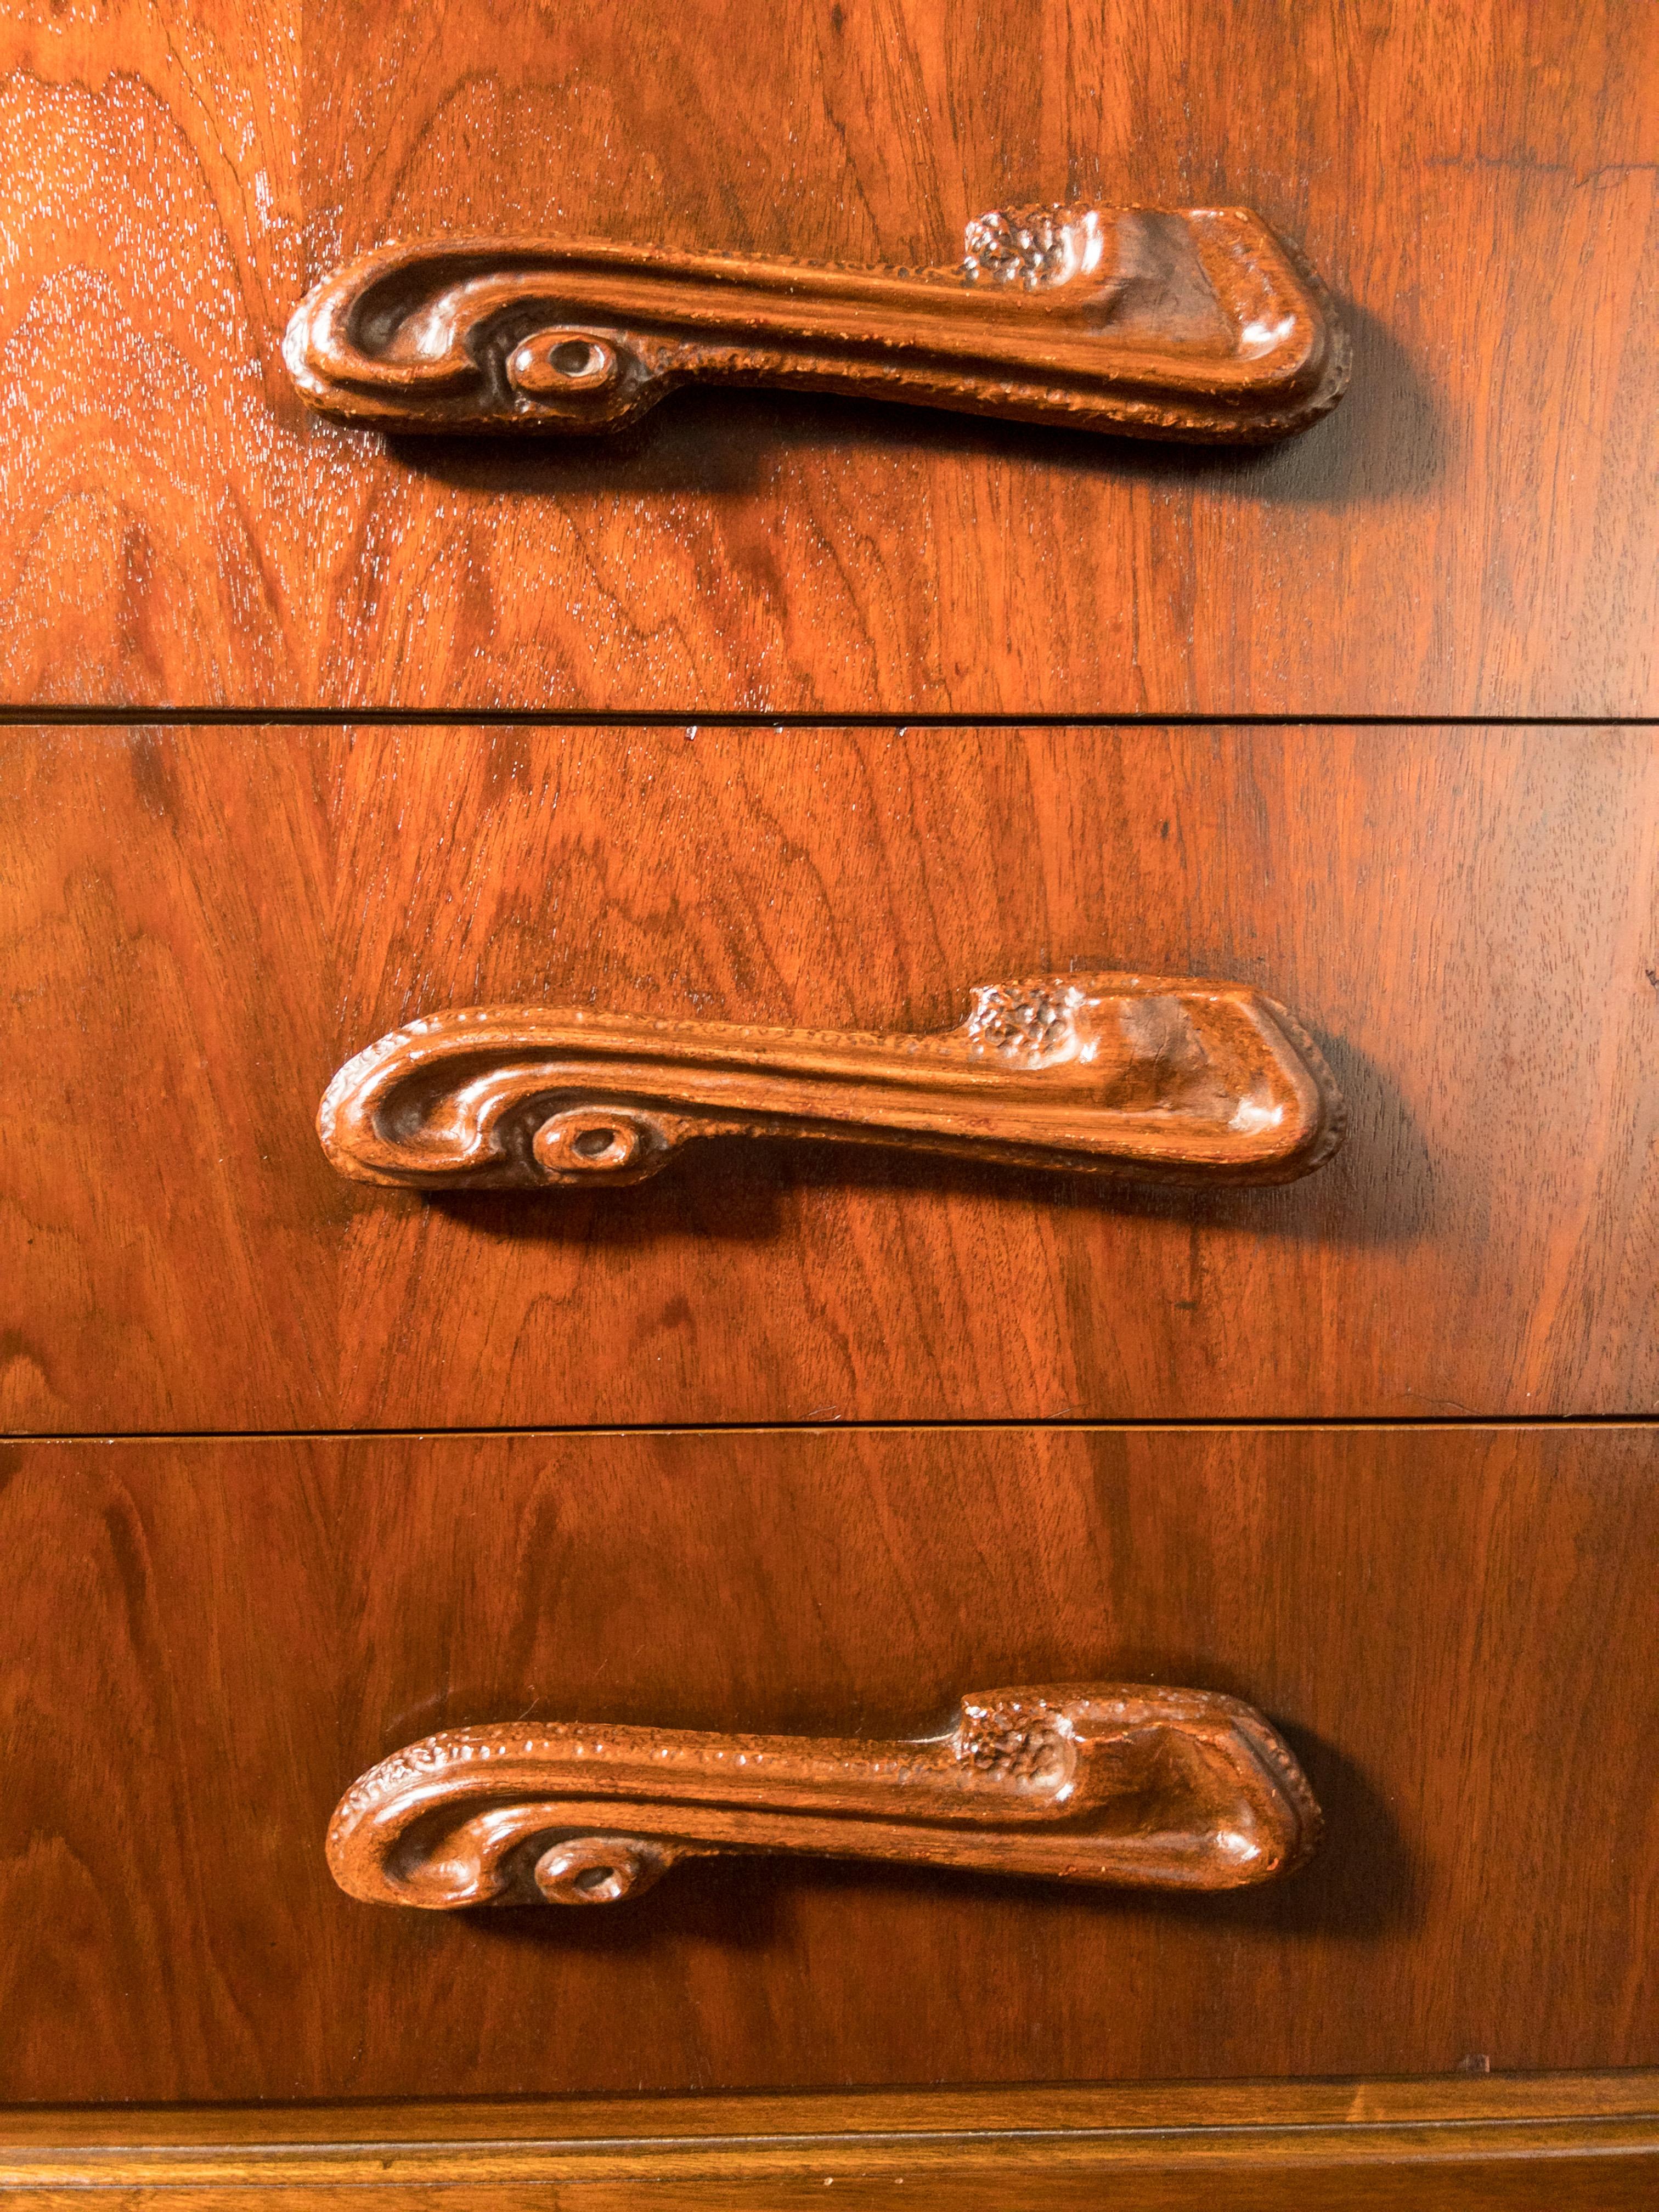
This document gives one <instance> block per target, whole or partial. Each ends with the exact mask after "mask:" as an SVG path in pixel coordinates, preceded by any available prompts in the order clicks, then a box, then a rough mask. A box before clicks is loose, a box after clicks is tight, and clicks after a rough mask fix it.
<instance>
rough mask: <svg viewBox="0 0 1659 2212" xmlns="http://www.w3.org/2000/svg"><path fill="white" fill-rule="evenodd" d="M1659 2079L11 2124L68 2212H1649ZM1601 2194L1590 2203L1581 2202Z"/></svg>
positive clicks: (23, 2199) (988, 2093) (358, 2110)
mask: <svg viewBox="0 0 1659 2212" xmlns="http://www.w3.org/2000/svg"><path fill="white" fill-rule="evenodd" d="M1656 2091H1659V2083H1656V2081H1655V2077H1654V2076H1653V2075H1650V2074H1642V2073H1630V2074H1590V2075H1586V2074H1556V2075H1507V2076H1495V2075H1484V2076H1468V2075H1465V2076H1462V2077H1454V2078H1451V2079H1440V2080H1431V2081H1322V2082H1309V2083H1297V2084H1283V2083H1276V2082H1261V2081H1255V2082H1249V2083H1225V2084H1216V2085H1206V2086H1202V2087H1200V2086H1197V2085H1192V2084H1172V2085H1168V2086H1160V2087H1153V2088H1145V2089H1129V2090H1124V2089H1121V2088H1105V2089H1101V2088H1090V2089H1070V2090H1066V2089H1060V2090H1055V2089H1036V2090H1032V2089H1025V2088H1012V2089H1008V2088H986V2089H979V2090H967V2091H963V2090H959V2089H957V2090H951V2089H946V2090H923V2091H920V2092H918V2091H890V2090H888V2091H883V2090H874V2091H872V2090H864V2091H855V2092H852V2093H840V2094H837V2093H834V2092H829V2093H824V2092H818V2093H806V2094H804V2095H803V2094H797V2095H793V2096H790V2095H783V2096H767V2095H753V2094H751V2095H748V2096H737V2097H730V2096H728V2097H675V2098H607V2099H602V2100H594V2099H558V2100H519V2101H515V2102H513V2103H510V2104H501V2103H493V2104H492V2103H457V2102H454V2101H450V2102H447V2103H442V2104H425V2103H422V2104H419V2105H414V2106H410V2105H401V2106H398V2105H393V2106H386V2105H380V2106H375V2105H362V2104H350V2105H335V2106H317V2105H313V2106H302V2107H301V2108H299V2109H297V2110H295V2109H293V2108H290V2109H289V2110H287V2111H283V2110H282V2109H281V2108H273V2107H270V2106H264V2107H257V2106H256V2107H249V2106H220V2107H217V2108H206V2107H202V2106H197V2107H195V2108H194V2109H186V2110H184V2111H178V2110H174V2111H167V2110H165V2109H160V2110H158V2109H157V2108H155V2107H154V2106H151V2107H149V2108H148V2109H143V2108H140V2109H133V2108H131V2107H129V2108H128V2109H126V2110H125V2111H121V2110H115V2109H110V2108H107V2107H106V2108H105V2109H104V2110H102V2111H92V2112H88V2111H86V2110H84V2109H83V2110H80V2111H74V2110H70V2111H65V2110H63V2109H56V2110H54V2109H52V2108H49V2107H48V2108H42V2107H38V2106H37V2107H35V2108H34V2109H33V2110H24V2111H20V2110H17V2109H15V2108H14V2109H13V2110H12V2111H10V2112H3V2113H0V2191H4V2193H5V2202H6V2203H7V2205H8V2207H10V2206H13V2205H15V2206H16V2207H17V2208H18V2212H60V2208H66V2207H68V2206H70V2205H73V2204H74V2203H76V2202H77V2201H79V2202H82V2203H84V2201H85V2200H84V2196H83V2195H79V2194H78V2192H82V2191H85V2190H86V2189H87V2188H88V2187H92V2188H100V2189H103V2190H106V2191H112V2190H116V2189H119V2190H120V2191H122V2192H123V2195H122V2198H121V2202H122V2203H123V2204H124V2205H132V2206H136V2207H140V2208H144V2212H149V2208H150V2207H161V2206H167V2205H169V2204H178V2205H189V2204H191V2203H194V2202H199V2201H200V2198H199V2192H201V2191H204V2189H205V2190H211V2191H212V2192H213V2200H212V2201H213V2203H214V2205H215V2207H216V2212H217V2208H220V2207H228V2208H232V2212H244V2208H258V2207H260V2206H263V2207H265V2208H267V2212H269V2209H270V2208H271V2207H273V2206H274V2207H276V2208H277V2209H278V2212H317V2208H319V2207H321V2206H324V2205H327V2206H332V2207H345V2208H349V2212H358V2208H360V2207H362V2208H365V2212H368V2208H372V2207H376V2206H378V2207H380V2208H382V2212H386V2208H390V2212H413V2208H417V2207H426V2206H433V2207H440V2206H448V2207H453V2206H454V2205H455V2203H457V2200H458V2198H459V2197H462V2194H463V2192H465V2198H464V2201H465V2203H466V2205H467V2206H468V2207H469V2208H472V2207H477V2208H479V2212H484V2208H488V2212H541V2208H544V2206H545V2205H546V2203H547V2201H548V2197H549V2196H550V2193H551V2192H552V2191H555V2190H557V2189H559V2188H561V2187H562V2186H571V2185H575V2186H579V2187H580V2191H581V2197H580V2201H581V2202H582V2203H584V2204H591V2205H594V2206H596V2207H598V2208H599V2212H620V2208H626V2207H629V2206H631V2205H633V2204H635V2203H638V2201H639V2197H640V2193H641V2185H645V2186H646V2188H647V2191H648V2194H649V2197H650V2198H651V2201H652V2202H653V2203H668V2204H670V2205H671V2206H673V2207H675V2208H676V2209H677V2212H678V2208H682V2207H691V2206H696V2207H698V2208H706V2212H714V2208H717V2207H725V2206H743V2207H751V2206H752V2207H755V2208H756V2209H757V2212H762V2208H765V2207H770V2206H778V2205H781V2206H784V2207H795V2206H799V2205H802V2204H805V2203H811V2202H814V2201H821V2200H818V2199H815V2198H814V2197H812V2196H811V2195H810V2194H809V2192H812V2191H821V2190H823V2189H825V2188H831V2189H834V2190H836V2192H837V2194H836V2198H835V2202H836V2203H837V2204H838V2205H839V2204H844V2203H847V2202H848V2201H850V2202H852V2203H854V2204H855V2205H859V2206H860V2207H863V2206H875V2205H880V2206H883V2207H885V2206H887V2205H889V2204H890V2203H891V2202H892V2196H893V2192H894V2191H896V2190H897V2189H902V2190H903V2191H904V2202H905V2203H906V2204H907V2205H910V2206H915V2205H917V2204H920V2205H921V2207H922V2208H923V2212H941V2208H957V2207H964V2206H965V2207H969V2208H978V2207H981V2206H986V2207H995V2208H998V2212H1008V2209H1009V2208H1015V2212H1018V2208H1022V2207H1024V2206H1028V2205H1030V2206H1038V2205H1041V2206H1050V2207H1062V2208H1065V2212H1073V2208H1081V2207H1094V2206H1097V2205H1098V2204H1099V2203H1101V2201H1102V2198H1103V2197H1106V2198H1107V2199H1108V2201H1109V2202H1110V2203H1112V2204H1113V2205H1114V2206H1115V2207H1123V2208H1125V2212H1200V2208H1210V2207H1213V2206H1215V2205H1217V2204H1222V2205H1225V2206H1226V2207H1227V2208H1229V2212H1267V2209H1268V2208H1272V2212H1279V2208H1280V2207H1282V2206H1283V2205H1284V2204H1285V2203H1304V2202H1307V2203H1316V2204H1318V2205H1319V2206H1320V2207H1321V2208H1322V2212H1360V2208H1362V2207H1363V2208H1365V2212H1389V2208H1393V2212H1402V2208H1404V2207H1407V2206H1409V2207H1410V2208H1411V2212H1453V2208H1456V2207H1464V2208H1469V2207H1474V2206H1480V2207H1484V2208H1486V2212H1494V2208H1500V2207H1507V2208H1513V2212H1520V2209H1521V2208H1522V2207H1523V2206H1527V2207H1534V2208H1540V2207H1542V2208H1549V2212H1554V2208H1557V2207H1559V2206H1561V2205H1563V2204H1576V2203H1586V2204H1589V2203H1593V2204H1595V2206H1596V2207H1597V2208H1598V2212H1614V2208H1622V2207H1626V2206H1629V2207H1636V2206H1641V2207H1644V2208H1645V2207H1646V2206H1648V2205H1649V2204H1650V2203H1651V2201H1652V2191H1653V2188H1654V2185H1655V2182H1656V2179H1659V2123H1656V2110H1655V2107H1656V2102H1659V2096H1656ZM1573 2191H1579V2192H1581V2193H1580V2194H1577V2195H1574V2194H1572V2193H1571V2192H1573Z"/></svg>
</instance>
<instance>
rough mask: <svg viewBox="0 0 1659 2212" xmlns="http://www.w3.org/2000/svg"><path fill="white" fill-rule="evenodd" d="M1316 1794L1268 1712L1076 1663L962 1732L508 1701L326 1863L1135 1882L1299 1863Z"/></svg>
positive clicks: (470, 1892)
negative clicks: (752, 1721) (651, 1724)
mask: <svg viewBox="0 0 1659 2212" xmlns="http://www.w3.org/2000/svg"><path fill="white" fill-rule="evenodd" d="M1318 1839H1319V1808H1318V1806H1317V1805H1316V1802H1314V1797H1313V1793H1312V1792H1311V1790H1310V1789H1309V1788H1308V1784H1307V1782H1306V1780H1305V1778H1304V1776H1303V1773H1302V1771H1301V1769H1300V1768H1299V1767H1298V1766H1297V1763H1296V1760H1295V1759H1294V1758H1293V1757H1292V1756H1291V1753H1290V1752H1289V1750H1288V1749H1287V1748H1286V1747H1285V1743H1284V1741H1283V1739H1282V1738H1281V1737H1279V1736H1278V1735H1275V1734H1274V1732H1273V1729H1270V1728H1269V1727H1268V1726H1267V1723H1266V1722H1265V1721H1264V1720H1263V1719H1262V1717H1261V1714H1260V1713H1258V1712H1255V1711H1252V1710H1251V1708H1250V1707H1249V1705H1243V1704H1242V1703H1241V1702H1240V1701H1239V1699H1237V1698H1227V1697H1218V1695H1217V1694H1216V1693H1215V1692H1213V1691H1205V1690H1182V1689H1167V1688H1154V1687H1152V1686H1150V1685H1148V1684H1146V1683H1123V1682H1092V1683H1085V1682H1072V1683H1060V1684H1055V1685H1051V1686H1048V1687H1044V1688H1025V1689H1012V1690H989V1691H984V1692H975V1693H974V1694H973V1695H970V1696H969V1697H966V1698H964V1699H962V1701H961V1704H960V1707H959V1709H958V1711H957V1716H956V1718H955V1720H954V1721H953V1723H952V1724H951V1727H950V1728H949V1729H946V1730H945V1731H944V1732H943V1733H942V1734H940V1735H933V1736H927V1737H924V1738H921V1739H920V1740H917V1739H915V1738H906V1739H904V1740H903V1741H900V1742H897V1743H894V1742H891V1741H872V1740H871V1739H869V1738H867V1737H862V1738H861V1737H848V1736H833V1737H824V1736H800V1735H749V1734H745V1735H734V1734H732V1732H731V1731H730V1730H694V1731H691V1732H690V1733H688V1732H687V1731H685V1730H684V1729H662V1728H638V1727H629V1726H627V1725H625V1724H624V1725H617V1724H615V1723H611V1722H604V1723H593V1724H584V1723H574V1722H555V1723H546V1722H539V1721H538V1722H535V1723H530V1722H524V1721H520V1722H500V1723H496V1724H495V1726H494V1727H488V1728H470V1729H448V1730H446V1731H443V1732H441V1733H440V1734H438V1735H428V1736H423V1737H422V1739H421V1741H419V1742H418V1743H413V1744H408V1745H405V1746H404V1747H402V1748H401V1749H400V1750H398V1751H394V1752H393V1753H392V1756H391V1758H390V1759H381V1760H380V1761H379V1762H378V1763H377V1764H376V1765H374V1766H372V1767H371V1768H370V1769H369V1771H368V1773H367V1774H363V1775H360V1776H359V1777H358V1778H357V1780H356V1782H354V1783H353V1784H352V1785H351V1787H350V1788H349V1790H347V1791H346V1793H345V1796H343V1798H342V1799H341V1800H340V1802H339V1804H338V1805H337V1807H336V1808H335V1813H334V1818H333V1820H331V1822H330V1823H329V1831H328V1863H329V1870H330V1872H331V1874H332V1875H333V1876H334V1879H335V1881H337V1882H338V1883H339V1885H340V1887H341V1888H342V1889H343V1890H344V1891H345V1892H346V1893H347V1895H348V1896H350V1897H355V1898H357V1899H360V1900H361V1901H362V1903H363V1904H365V1905H411V1906H416V1907H419V1908H420V1909H422V1910H423V1911H440V1912H453V1911H459V1910H460V1909H461V1908H462V1907H464V1906H467V1905H533V1904H535V1903H536V1901H537V1900H538V1898H539V1899H544V1900H545V1902H547V1903H548V1904H550V1905H615V1904H617V1903H620V1902H621V1900H622V1899H623V1898H626V1897H632V1896H637V1895H639V1894H640V1893H641V1891H643V1890H645V1889H648V1888H649V1887H652V1885H653V1883H655V1882H656V1881H659V1879H660V1877H661V1876H662V1875H664V1874H665V1873H666V1872H667V1871H668V1869H670V1868H671V1867H672V1866H674V1865H675V1864H676V1863H678V1861H680V1860H681V1859H686V1858H709V1857H715V1856H718V1855H720V1854H723V1853H732V1852H738V1853H749V1852H767V1851H794V1852H805V1853H809V1854H811V1855H814V1856H817V1857H827V1858H854V1859H880V1860H884V1861H888V1862H891V1863H896V1864H899V1865H904V1866H940V1867H961V1868H964V1869H973V1870H976V1871H978V1872H980V1873H990V1874H1003V1875H1043V1876H1046V1877H1047V1878H1048V1880H1050V1881H1092V1882H1109V1883H1113V1884H1115V1885H1117V1886H1119V1887H1127V1888H1132V1889H1176V1890H1219V1889H1243V1888H1247V1887H1250V1886H1251V1885H1253V1884H1255V1883H1256V1882H1261V1881H1273V1880H1275V1879H1276V1878H1277V1877H1278V1876H1279V1875H1286V1874H1291V1873H1294V1872H1295V1870H1296V1869H1297V1868H1298V1867H1299V1866H1301V1865H1302V1864H1303V1863H1304V1861H1305V1860H1306V1859H1307V1858H1308V1857H1309V1856H1310V1854H1311V1852H1312V1851H1313V1850H1314V1848H1315V1846H1316V1844H1317V1842H1318Z"/></svg>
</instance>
